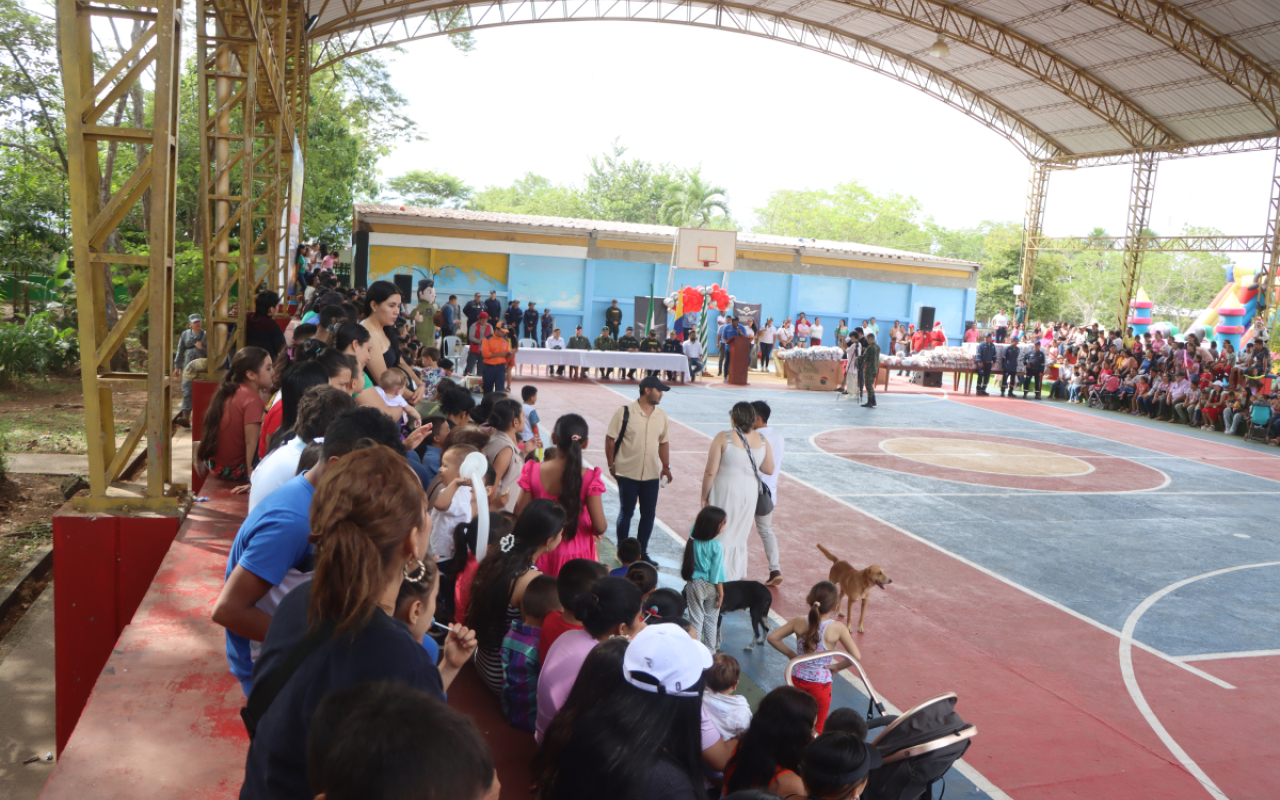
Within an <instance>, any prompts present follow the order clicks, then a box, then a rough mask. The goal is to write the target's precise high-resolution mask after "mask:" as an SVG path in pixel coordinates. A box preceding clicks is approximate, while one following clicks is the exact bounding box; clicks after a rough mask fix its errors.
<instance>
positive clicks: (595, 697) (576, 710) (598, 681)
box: [530, 565, 630, 797]
mask: <svg viewBox="0 0 1280 800" xmlns="http://www.w3.org/2000/svg"><path fill="white" fill-rule="evenodd" d="M566 566H567V565H566ZM560 574H561V575H564V572H563V571H562V572H561V573H560ZM554 616H555V615H554V614H552V615H550V617H548V618H549V619H550V618H551V617H554ZM628 644H630V640H628V639H626V638H625V637H622V636H618V637H615V638H613V639H606V640H605V641H603V642H601V643H600V644H598V645H596V646H595V647H593V648H591V652H590V653H588V654H587V660H586V661H583V662H582V669H580V670H579V671H578V677H577V678H576V679H575V680H574V682H573V688H572V689H570V690H569V696H568V697H566V698H565V701H564V705H562V706H561V707H560V713H558V714H556V716H555V719H553V720H551V724H550V725H548V726H547V732H546V733H545V734H544V735H543V737H542V744H541V746H540V747H539V748H538V752H537V754H536V755H535V756H534V758H533V766H532V768H531V770H530V771H531V772H532V784H533V789H534V793H533V794H534V796H535V797H550V796H551V794H552V784H551V778H552V776H553V773H554V772H555V765H556V761H557V760H558V759H559V757H560V751H561V750H563V749H564V746H565V744H566V743H568V741H569V736H570V735H571V734H572V733H573V732H574V730H575V729H576V728H577V726H578V720H579V719H580V718H581V717H582V715H583V714H584V713H586V712H587V710H588V709H591V708H595V707H596V706H597V705H599V704H600V703H602V702H603V701H604V700H605V698H607V697H609V696H611V695H613V694H614V693H615V692H619V691H621V690H622V687H623V686H625V685H626V680H625V679H624V678H623V677H622V658H623V655H624V654H625V653H626V652H627V645H628Z"/></svg>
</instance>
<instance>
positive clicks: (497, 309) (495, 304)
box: [484, 289, 502, 322]
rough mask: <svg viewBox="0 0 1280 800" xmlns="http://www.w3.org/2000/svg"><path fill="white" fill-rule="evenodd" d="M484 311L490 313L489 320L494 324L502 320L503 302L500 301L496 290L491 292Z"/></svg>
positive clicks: (485, 302)
mask: <svg viewBox="0 0 1280 800" xmlns="http://www.w3.org/2000/svg"><path fill="white" fill-rule="evenodd" d="M484 310H485V311H486V312H488V314H489V319H491V320H493V321H494V322H497V321H498V320H499V319H501V318H502V301H501V300H499V299H498V292H497V290H496V289H490V290H489V299H488V300H485V301H484Z"/></svg>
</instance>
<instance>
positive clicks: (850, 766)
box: [800, 733, 884, 800]
mask: <svg viewBox="0 0 1280 800" xmlns="http://www.w3.org/2000/svg"><path fill="white" fill-rule="evenodd" d="M883 763H884V762H883V760H882V759H881V757H880V751H879V750H877V749H876V748H875V746H874V745H871V744H868V743H867V742H865V741H864V740H863V739H861V738H859V737H857V736H854V735H853V734H849V733H824V734H822V735H821V736H819V737H818V738H817V739H814V740H813V744H811V745H809V746H808V747H806V748H805V750H804V757H803V758H802V759H801V760H800V777H801V779H802V780H803V781H804V785H805V788H806V789H807V790H808V795H807V796H808V797H810V798H813V800H848V798H852V797H858V796H859V795H861V794H862V790H863V789H865V788H866V787H867V781H868V780H869V777H868V776H869V775H870V774H871V770H873V769H875V768H877V767H879V766H880V765H881V764H883Z"/></svg>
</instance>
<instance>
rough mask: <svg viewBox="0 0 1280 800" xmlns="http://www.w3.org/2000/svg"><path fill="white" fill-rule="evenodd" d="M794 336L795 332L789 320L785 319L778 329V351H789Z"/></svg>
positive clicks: (788, 318)
mask: <svg viewBox="0 0 1280 800" xmlns="http://www.w3.org/2000/svg"><path fill="white" fill-rule="evenodd" d="M795 336H796V332H795V328H794V327H792V325H791V318H790V317H787V318H786V319H784V320H783V321H782V327H781V328H778V336H777V340H778V349H779V350H787V349H790V347H791V345H792V343H793V342H795Z"/></svg>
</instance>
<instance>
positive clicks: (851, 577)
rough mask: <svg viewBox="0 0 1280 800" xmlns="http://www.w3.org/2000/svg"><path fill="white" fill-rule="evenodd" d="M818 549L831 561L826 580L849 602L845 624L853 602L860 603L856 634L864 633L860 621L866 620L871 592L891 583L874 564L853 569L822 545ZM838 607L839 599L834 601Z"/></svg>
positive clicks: (851, 616) (850, 616) (849, 615)
mask: <svg viewBox="0 0 1280 800" xmlns="http://www.w3.org/2000/svg"><path fill="white" fill-rule="evenodd" d="M818 549H819V550H821V551H822V554H823V555H824V556H826V557H827V558H829V559H831V572H830V574H828V576H827V580H829V581H831V582H832V583H834V584H835V585H836V587H837V588H838V589H839V590H840V595H841V596H842V597H848V598H849V602H848V606H847V608H846V611H845V615H844V618H845V622H848V621H849V620H851V619H853V601H854V600H861V601H862V613H861V614H859V615H858V633H865V631H863V629H862V621H863V620H865V619H866V618H867V600H869V599H870V598H871V590H872V589H873V588H875V587H877V586H879V587H880V588H881V589H883V588H884V587H885V586H888V585H889V584H891V583H893V581H892V580H890V579H889V576H888V575H885V574H884V570H882V569H880V568H879V567H877V566H875V565H874V564H873V565H872V566H870V567H867V568H866V569H854V567H853V565H852V564H850V563H849V562H848V561H841V560H840V559H838V558H836V557H835V556H834V555H832V554H831V551H830V550H828V549H827V548H825V547H823V546H822V545H818ZM839 607H840V601H839V599H837V600H836V608H839Z"/></svg>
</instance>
